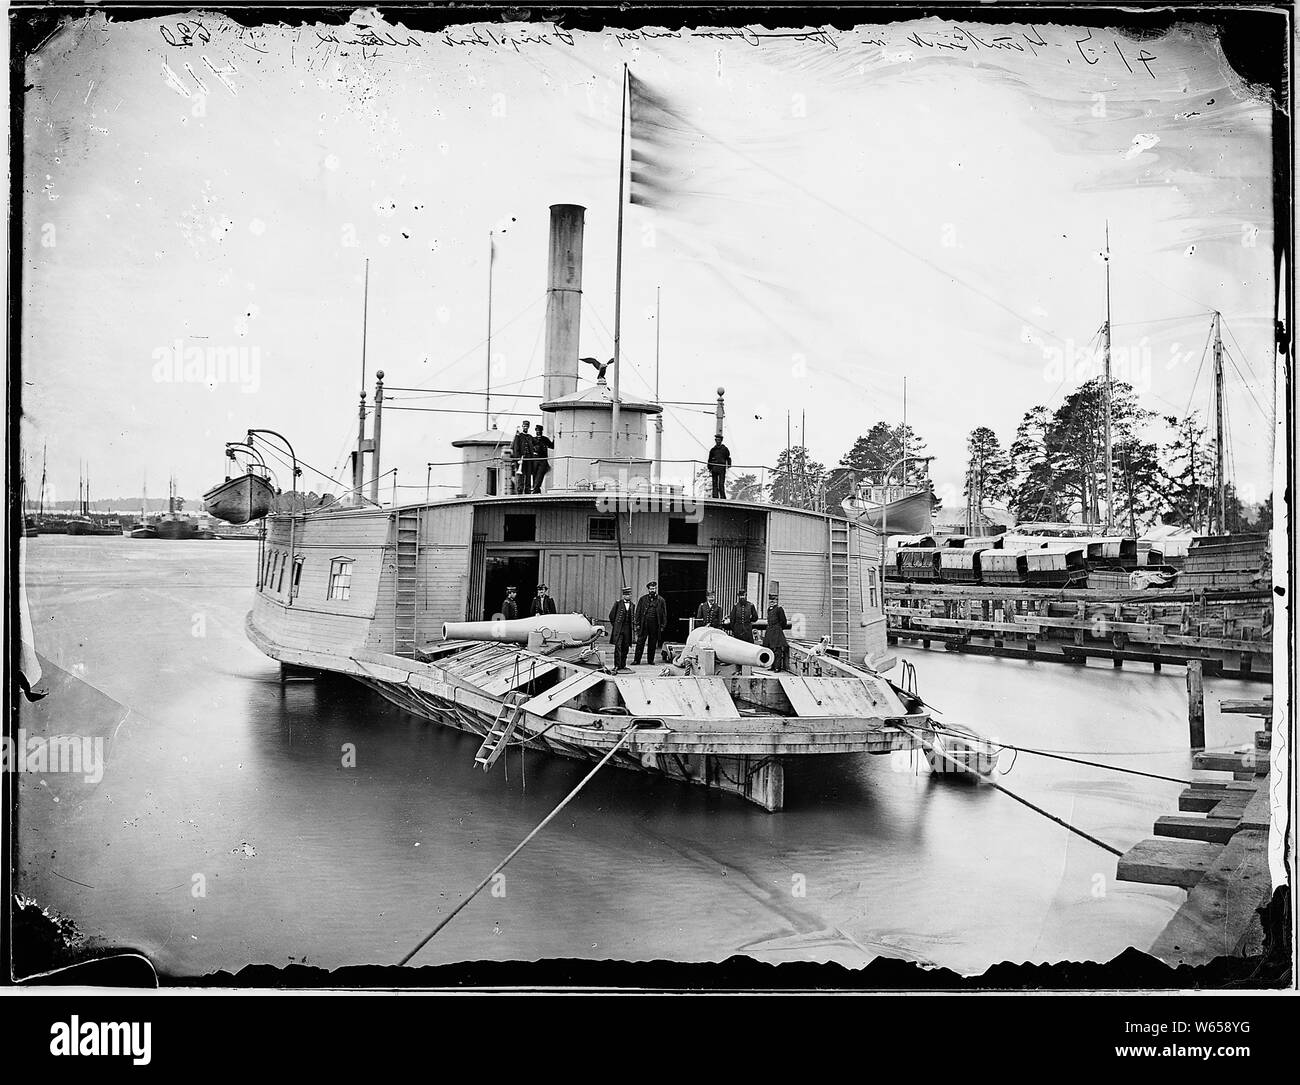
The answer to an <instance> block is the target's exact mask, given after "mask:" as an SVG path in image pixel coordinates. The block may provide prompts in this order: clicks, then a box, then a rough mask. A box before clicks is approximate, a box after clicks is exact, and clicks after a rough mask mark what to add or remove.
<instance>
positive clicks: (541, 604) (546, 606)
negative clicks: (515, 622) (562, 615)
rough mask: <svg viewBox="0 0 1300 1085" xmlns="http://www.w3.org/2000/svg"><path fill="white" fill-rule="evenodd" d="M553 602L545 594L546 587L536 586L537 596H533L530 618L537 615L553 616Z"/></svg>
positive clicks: (543, 585) (542, 585)
mask: <svg viewBox="0 0 1300 1085" xmlns="http://www.w3.org/2000/svg"><path fill="white" fill-rule="evenodd" d="M554 613H555V600H554V599H552V598H551V597H550V596H549V595H547V594H546V585H545V584H538V585H537V594H536V595H535V596H533V613H532V614H531V617H533V618H536V617H537V615H539V614H554Z"/></svg>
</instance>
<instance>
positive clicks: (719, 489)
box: [709, 433, 731, 499]
mask: <svg viewBox="0 0 1300 1085" xmlns="http://www.w3.org/2000/svg"><path fill="white" fill-rule="evenodd" d="M730 466H731V452H730V451H729V450H728V448H727V446H726V445H724V444H723V443H722V434H721V433H718V434H715V435H714V437H713V447H712V448H711V449H709V474H710V475H711V476H712V477H713V496H714V497H721V498H723V499H725V498H726V496H727V468H728V467H730Z"/></svg>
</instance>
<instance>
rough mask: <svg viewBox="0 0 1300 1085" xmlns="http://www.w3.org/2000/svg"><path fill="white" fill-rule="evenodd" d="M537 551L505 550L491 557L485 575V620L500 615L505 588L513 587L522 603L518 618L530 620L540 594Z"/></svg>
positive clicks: (489, 556)
mask: <svg viewBox="0 0 1300 1085" xmlns="http://www.w3.org/2000/svg"><path fill="white" fill-rule="evenodd" d="M537 565H538V554H537V551H536V550H520V551H506V552H504V553H497V554H488V555H487V561H486V568H485V571H484V576H483V621H485V622H490V621H493V620H494V619H495V618H497V617H498V616H499V615H500V614H501V604H502V603H504V602H505V598H506V588H508V587H510V586H511V585H514V588H515V599H516V600H517V601H518V603H519V617H521V618H527V617H528V608H529V607H531V606H532V603H533V596H534V595H535V594H536V592H537Z"/></svg>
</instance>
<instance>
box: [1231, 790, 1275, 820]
mask: <svg viewBox="0 0 1300 1085" xmlns="http://www.w3.org/2000/svg"><path fill="white" fill-rule="evenodd" d="M1272 820H1273V807H1272V800H1271V797H1270V793H1269V788H1268V785H1267V784H1261V785H1260V786H1259V787H1258V788H1256V790H1255V794H1254V795H1252V796H1251V797H1250V801H1249V802H1247V803H1246V809H1245V810H1244V811H1242V815H1241V820H1240V821H1238V822H1237V829H1238V831H1243V830H1251V831H1263V832H1268V828H1269V824H1270V823H1271V822H1272Z"/></svg>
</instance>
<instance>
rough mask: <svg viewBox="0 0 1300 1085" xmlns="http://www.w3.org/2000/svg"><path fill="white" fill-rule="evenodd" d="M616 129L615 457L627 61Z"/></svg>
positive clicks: (614, 449)
mask: <svg viewBox="0 0 1300 1085" xmlns="http://www.w3.org/2000/svg"><path fill="white" fill-rule="evenodd" d="M618 119H619V129H618V246H617V260H616V262H615V264H614V389H613V390H614V403H613V410H612V413H611V415H610V429H611V433H610V454H611V455H612V456H613V457H614V458H615V459H617V458H618V405H619V398H618V377H619V374H620V373H622V372H623V366H622V365H621V364H620V361H621V354H620V352H619V338H620V332H621V331H622V326H623V324H622V321H623V174H624V173H625V172H626V171H625V163H626V143H627V65H626V64H624V65H623V101H622V105H621V106H620V107H619V115H618Z"/></svg>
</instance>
